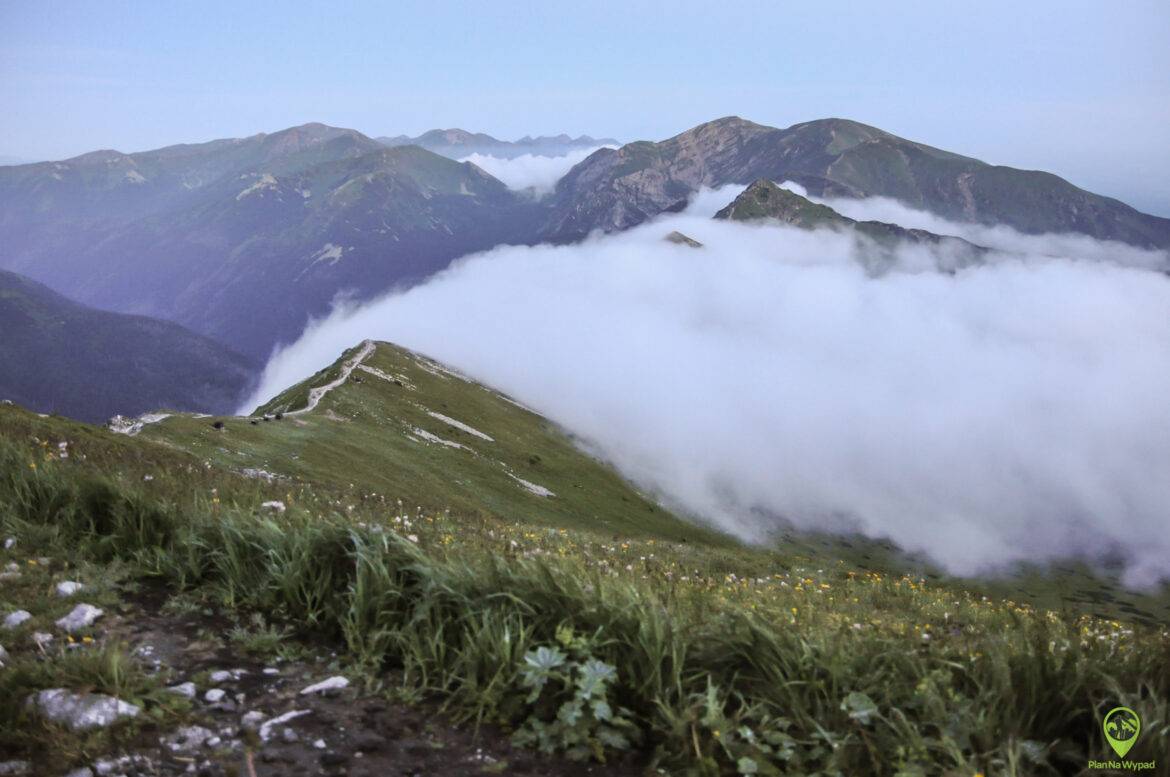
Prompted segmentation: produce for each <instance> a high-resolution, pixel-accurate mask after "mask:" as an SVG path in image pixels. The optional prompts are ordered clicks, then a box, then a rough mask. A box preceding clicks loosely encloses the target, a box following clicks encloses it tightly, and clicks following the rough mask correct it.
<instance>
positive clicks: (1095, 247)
mask: <svg viewBox="0 0 1170 777" xmlns="http://www.w3.org/2000/svg"><path fill="white" fill-rule="evenodd" d="M780 185H781V186H783V187H784V188H786V189H789V190H791V191H794V192H796V193H797V194H800V195H802V196H805V197H809V195H808V193H807V192H806V191H805V189H804V187H802V186H800V185H799V184H797V183H794V182H792V181H784V182H782V183H780ZM809 199H810V200H813V201H814V202H820V203H823V204H825V205H828V206H829V207H831V208H833V210H835V211H837V212H838V213H840V214H842V215H845V216H848V217H849V218H851V219H857V220H858V221H885V222H887V223H891V224H900V225H901V226H903V227H907V228H912V229H925V230H927V231H928V232H934V233H935V234H937V235H954V236H955V237H961V238H963V239H964V240H968V241H970V242H972V243H975V244H976V245H981V246H984V247H986V248H994V249H997V250H1000V251H1008V252H1012V253H1020V254H1031V255H1035V256H1050V257H1059V258H1070V259H1088V260H1091V261H1098V262H1110V263H1112V264H1120V265H1124V266H1126V267H1144V268H1146V269H1168V268H1170V259H1168V257H1167V255H1166V252H1165V251H1158V250H1154V249H1147V248H1139V247H1137V246H1132V245H1129V244H1128V243H1122V242H1120V241H1116V240H1096V239H1094V238H1091V237H1089V236H1088V235H1080V234H1074V233H1067V234H1058V235H1052V234H1046V235H1028V234H1024V233H1023V232H1019V231H1017V230H1015V229H1012V228H1011V227H1007V226H1002V225H995V226H989V225H987V224H975V223H971V222H961V221H950V220H948V219H945V218H943V217H942V216H936V215H934V214H933V213H928V212H926V211H923V210H916V209H914V208H911V207H909V206H908V205H904V204H902V203H901V202H898V201H897V200H894V199H891V198H889V197H866V198H864V199H857V198H853V197H809Z"/></svg>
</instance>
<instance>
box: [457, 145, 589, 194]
mask: <svg viewBox="0 0 1170 777" xmlns="http://www.w3.org/2000/svg"><path fill="white" fill-rule="evenodd" d="M599 148H611V146H595V147H593V148H582V149H577V150H574V151H570V152H568V153H567V154H565V155H564V156H540V155H536V154H521V155H520V156H517V157H513V158H511V159H508V158H505V157H498V156H489V155H487V154H471V155H470V156H465V157H463V158H462V159H460V160H459V161H460V162H471V163H472V164H474V165H476V166H477V167H479V168H482V169H483V170H484V171H485V172H487V173H488V174H489V175H491V176H494V177H495V178H498V179H500V180H501V181H503V182H504V183H505V184H507V186H508V188H509V189H517V190H531V191H532V192H533V193H534V194H536V195H537V196H543V195H545V194H548V193H549V192H551V191H552V190H553V188H555V187H556V184H557V181H559V180H560V179H561V178H562V177H563V176H564V175H565V173H567V172H569V170H571V169H572V167H573V166H574V165H575V164H577V163H578V162H581V161H582V160H584V159H585V157H587V156H589V155H590V154H592V153H593V152H594V151H596V150H597V149H599Z"/></svg>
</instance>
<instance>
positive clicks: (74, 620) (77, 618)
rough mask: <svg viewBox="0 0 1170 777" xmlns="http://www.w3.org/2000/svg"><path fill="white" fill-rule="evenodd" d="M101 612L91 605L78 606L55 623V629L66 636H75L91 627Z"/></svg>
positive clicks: (100, 615)
mask: <svg viewBox="0 0 1170 777" xmlns="http://www.w3.org/2000/svg"><path fill="white" fill-rule="evenodd" d="M102 614H103V613H102V611H101V610H99V609H98V608H97V607H94V606H93V605H92V604H79V605H77V606H76V607H74V608H73V610H72V611H70V613H69V614H68V615H66V616H65V617H64V618H61V619H60V620H58V621H57V628H59V629H61V630H62V631H64V632H65V633H67V634H76V633H77V632H79V631H84V630H85V629H88V628H89V627H90V626H92V625H93V622H94V621H96V620H97V619H98V618H100V617H102Z"/></svg>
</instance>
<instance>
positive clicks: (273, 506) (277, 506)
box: [260, 501, 285, 513]
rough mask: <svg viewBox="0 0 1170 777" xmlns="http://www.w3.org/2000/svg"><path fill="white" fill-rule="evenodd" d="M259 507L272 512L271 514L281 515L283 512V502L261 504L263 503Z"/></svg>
mask: <svg viewBox="0 0 1170 777" xmlns="http://www.w3.org/2000/svg"><path fill="white" fill-rule="evenodd" d="M260 506H261V507H263V508H266V509H268V510H272V511H273V512H276V513H283V512H284V510H285V507H284V502H278V501H273V502H263V503H261V505H260Z"/></svg>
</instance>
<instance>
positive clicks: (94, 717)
mask: <svg viewBox="0 0 1170 777" xmlns="http://www.w3.org/2000/svg"><path fill="white" fill-rule="evenodd" d="M26 703H27V704H28V706H30V707H32V708H33V709H35V710H36V711H37V712H39V713H40V715H41V716H42V717H44V718H45V719H47V720H50V721H52V722H54V723H60V724H63V725H65V726H68V727H69V728H71V729H73V730H74V731H86V730H88V729H91V728H105V727H106V726H109V725H112V724H114V723H115V722H117V721H118V720H119V719H121V718H133V717H136V716H137V715H138V713H139V712H140V709H139V708H138V707H137V706H135V705H133V704H128V703H127V702H124V701H122V700H121V699H115V698H114V697H113V696H105V695H103V694H100V693H84V694H82V693H73V692H72V691H69V690H67V689H65V688H50V689H49V690H45V691H41V692H39V693H37V694H34V695H33V696H30V697H29V698H28V701H27V702H26Z"/></svg>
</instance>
